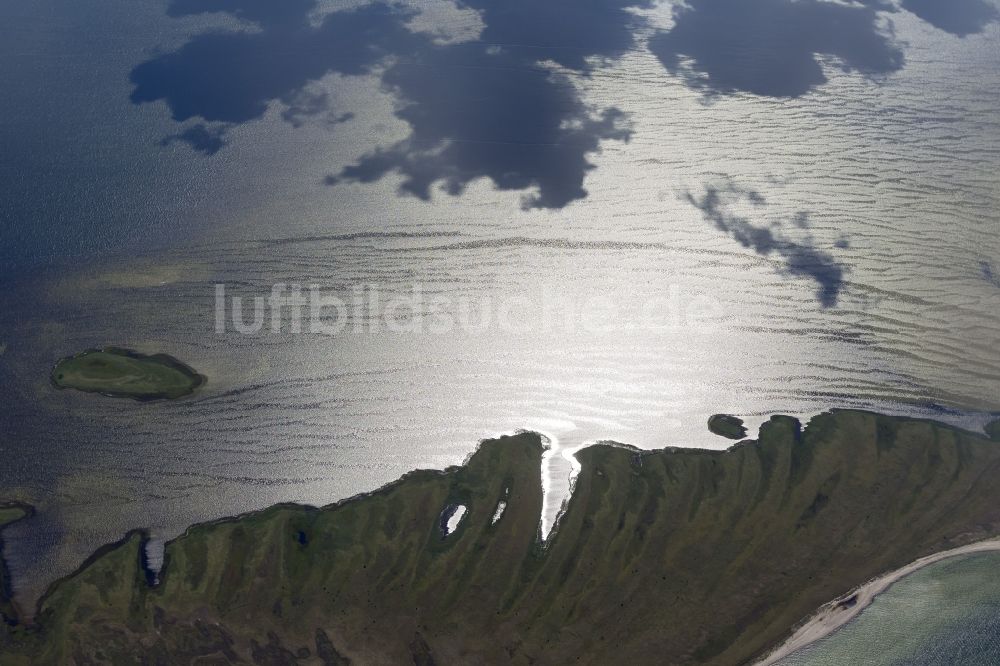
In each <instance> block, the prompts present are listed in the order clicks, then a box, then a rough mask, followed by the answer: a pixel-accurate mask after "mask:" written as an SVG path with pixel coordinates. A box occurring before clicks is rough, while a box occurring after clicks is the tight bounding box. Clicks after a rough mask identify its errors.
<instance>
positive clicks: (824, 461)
mask: <svg viewBox="0 0 1000 666" xmlns="http://www.w3.org/2000/svg"><path fill="white" fill-rule="evenodd" d="M543 451H544V445H543V441H542V439H541V437H540V436H538V435H536V434H534V433H521V434H518V435H514V436H506V437H501V438H498V439H494V440H488V441H485V442H483V443H482V444H481V445H480V447H479V449H478V450H477V451H476V453H475V454H474V455H473V456H471V458H470V459H469V460H468V461H467V462H466V463H465V464H464V465H462V466H460V467H453V468H449V469H447V470H445V471H442V472H436V471H416V472H412V473H410V474H408V475H406V476H404V477H403V478H402V479H400V480H399V481H397V482H395V483H393V484H391V485H389V486H386V487H384V488H382V489H380V490H378V491H376V492H373V493H371V494H368V495H365V496H361V497H358V498H354V499H351V500H347V501H344V502H341V503H337V504H334V505H330V506H327V507H324V508H314V507H308V506H300V505H278V506H274V507H271V508H269V509H266V510H264V511H260V512H256V513H251V514H247V515H243V516H239V517H236V518H231V519H225V520H220V521H216V522H212V523H206V524H201V525H196V526H193V527H191V528H189V529H188V530H187V532H186V533H185V534H183V535H182V536H180V537H178V538H177V539H175V540H173V541H171V542H169V543H168V544H167V545H166V548H165V552H164V563H163V568H162V570H161V571H160V572H159V573H158V574H157V575H156V576H155V577H154V576H153V575H152V574H151V572H149V571H148V570H147V566H146V561H145V557H144V553H145V549H144V544H145V541H146V539H147V535H146V534H145V533H144V532H142V531H136V532H132V533H130V534H128V535H126V536H125V537H124V538H123V539H122V540H121V541H119V542H118V543H115V544H112V545H109V546H107V547H105V548H103V549H102V550H101V551H99V552H98V553H96V554H95V555H94V556H92V557H91V558H90V559H89V560H88V561H87V562H86V563H85V564H84V565H83V566H81V568H80V569H79V570H78V571H77V572H75V573H74V574H72V575H70V576H68V577H67V578H65V579H63V580H61V581H59V582H57V583H55V584H54V585H53V586H52V587H51V588H50V589H49V591H48V592H47V594H46V595H45V596H44V597H43V598H42V600H41V601H40V602H39V604H38V608H37V610H36V612H35V613H34V615H33V618H32V619H30V620H29V619H21V618H17V619H15V620H13V621H12V622H9V623H8V624H6V625H4V626H2V627H0V655H2V658H0V662H3V663H4V664H68V663H76V664H84V663H140V662H142V663H192V662H195V661H197V662H198V663H237V662H240V663H243V662H249V663H257V664H325V665H330V664H338V665H344V664H352V663H353V664H370V663H372V664H373V663H378V664H390V663H391V664H397V663H398V664H404V663H414V664H459V663H510V664H565V663H590V664H607V663H635V664H644V663H658V664H714V665H720V666H725V665H728V664H733V665H735V664H746V663H751V662H752V661H753V660H755V659H757V658H759V657H761V656H763V655H765V654H766V653H767V652H768V651H769V650H771V649H773V648H774V647H775V646H776V645H778V644H780V643H781V642H782V641H783V639H785V638H786V637H787V636H789V635H790V634H791V632H792V630H793V629H794V628H795V627H796V626H797V625H799V624H800V623H801V622H802V621H803V620H805V619H806V618H807V617H808V616H810V615H811V614H812V613H813V612H814V611H815V610H816V609H817V608H819V607H820V606H822V605H823V604H824V603H826V602H829V601H831V600H835V599H838V598H840V597H842V595H844V594H846V593H848V592H850V591H851V590H852V589H854V588H855V587H857V586H859V585H860V584H862V583H864V582H865V581H868V580H870V579H872V578H874V577H876V576H878V575H880V574H883V573H885V572H888V571H893V570H895V569H898V568H900V567H902V566H904V565H906V564H908V563H910V562H913V561H914V560H916V559H918V558H920V557H923V556H926V555H928V554H932V553H936V552H940V551H943V550H948V549H951V548H956V547H959V546H962V545H964V544H968V543H972V542H976V541H979V540H983V539H986V538H990V537H993V536H996V535H997V534H1000V484H998V483H996V479H997V478H998V474H1000V446H998V444H997V443H996V442H994V441H991V440H990V439H988V438H987V437H985V436H983V435H979V434H974V433H971V432H966V431H962V430H959V429H955V428H952V427H949V426H945V425H942V424H938V423H935V422H930V421H923V420H914V419H906V418H895V417H888V416H881V415H877V414H872V413H867V412H857V411H834V412H830V413H825V414H822V415H819V416H817V417H815V418H813V419H812V420H811V421H810V422H809V424H808V425H807V427H805V428H804V429H803V428H801V427H800V424H799V422H798V421H797V420H796V419H794V418H790V417H785V416H776V417H773V418H772V419H770V421H768V422H767V423H765V424H764V425H763V426H762V427H761V429H760V433H759V436H758V439H757V440H756V441H745V442H741V443H739V444H737V445H735V446H733V447H732V448H730V449H729V450H727V451H705V450H692V449H677V448H668V449H664V450H659V451H641V450H638V449H634V448H631V447H626V446H622V445H603V444H602V445H595V446H591V447H589V448H586V449H583V450H581V451H579V452H578V454H577V458H578V460H579V463H580V469H579V473H578V476H577V480H576V483H575V486H574V491H573V495H572V497H571V499H570V500H569V502H568V504H567V506H566V508H565V510H564V512H563V514H562V515H561V516H560V518H559V520H558V522H557V526H556V529H555V531H554V532H553V533H552V535H551V536H550V537H549V538H548V540H547V541H544V542H543V541H542V540H541V539H540V535H539V521H540V516H541V510H542V484H541V472H540V464H541V460H542V454H543ZM455 506H462V507H464V508H465V513H464V516H463V518H462V520H461V521H460V522H458V524H457V526H456V528H455V529H454V531H451V532H450V533H444V532H443V531H442V529H441V520H442V515H443V513H444V512H445V511H446V510H447V509H448V508H449V507H455ZM501 507H502V510H499V511H498V509H501ZM497 516H499V517H497Z"/></svg>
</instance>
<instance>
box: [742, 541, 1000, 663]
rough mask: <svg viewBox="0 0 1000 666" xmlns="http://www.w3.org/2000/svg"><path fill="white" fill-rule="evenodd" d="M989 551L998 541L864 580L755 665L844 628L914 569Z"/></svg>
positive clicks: (998, 545)
mask: <svg viewBox="0 0 1000 666" xmlns="http://www.w3.org/2000/svg"><path fill="white" fill-rule="evenodd" d="M990 551H1000V539H990V540H987V541H979V542H977V543H971V544H969V545H968V546H962V547H961V548H954V549H952V550H945V551H942V552H940V553H934V554H933V555H928V556H926V557H922V558H920V559H919V560H916V561H915V562H912V563H910V564H907V565H906V566H905V567H903V568H902V569H897V570H896V571H892V572H890V573H887V574H885V575H884V576H881V577H879V578H875V579H873V580H870V581H868V582H867V583H865V584H864V585H862V586H861V587H858V588H856V589H854V590H852V591H851V592H848V593H847V594H845V595H844V596H842V597H840V598H839V599H836V600H834V601H831V602H830V603H828V604H826V605H824V606H822V607H820V609H819V610H818V611H817V612H816V614H815V615H813V616H812V617H811V618H809V619H808V620H807V621H806V623H805V624H803V625H801V626H800V627H799V628H798V629H796V630H795V633H794V634H792V636H791V638H789V639H788V640H787V641H785V642H784V643H783V644H782V645H780V646H779V647H778V648H776V649H775V650H774V651H773V652H771V653H770V654H769V655H767V656H766V657H764V658H763V659H762V660H760V661H758V662H757V665H756V666H771V665H772V664H776V663H777V662H779V661H781V660H782V659H784V658H785V657H788V656H789V655H791V654H792V653H793V652H796V651H798V650H800V649H802V648H804V647H805V646H807V645H809V644H810V643H814V642H816V641H818V640H820V639H821V638H825V637H826V636H829V635H830V634H832V633H833V632H834V631H836V630H837V629H839V628H840V627H842V626H844V625H845V624H847V623H848V622H850V621H851V620H853V619H854V618H855V617H857V615H858V614H859V613H860V612H861V611H863V610H864V609H865V608H867V607H868V606H869V605H871V603H872V601H874V600H875V597H877V596H878V595H880V594H882V593H883V592H885V591H886V590H887V589H889V587H891V586H892V584H893V583H895V582H897V581H899V580H900V579H902V578H905V577H906V576H909V575H910V574H912V573H913V572H915V571H917V570H918V569H922V568H924V567H926V566H928V565H930V564H934V563H935V562H940V561H941V560H946V559H948V558H951V557H957V556H959V555H969V554H972V553H985V552H990Z"/></svg>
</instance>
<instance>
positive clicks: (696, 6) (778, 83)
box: [649, 0, 904, 97]
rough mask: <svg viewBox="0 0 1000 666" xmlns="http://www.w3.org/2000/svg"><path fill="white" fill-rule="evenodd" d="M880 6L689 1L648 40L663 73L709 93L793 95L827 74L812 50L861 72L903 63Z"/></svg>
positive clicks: (803, 0) (822, 0)
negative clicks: (671, 23) (667, 26)
mask: <svg viewBox="0 0 1000 666" xmlns="http://www.w3.org/2000/svg"><path fill="white" fill-rule="evenodd" d="M878 9H885V6H884V5H883V4H882V2H881V0H876V1H875V2H869V3H867V4H861V3H856V4H840V3H834V2H829V1H827V0H795V1H794V2H793V1H791V0H689V3H688V4H687V5H679V6H677V7H676V8H675V9H674V21H675V24H674V27H673V28H672V29H671V30H669V31H663V32H660V33H658V34H656V35H654V36H653V37H652V38H651V40H650V42H649V47H650V49H651V50H652V51H653V53H654V54H655V55H656V56H657V58H659V60H660V61H661V62H662V63H663V65H664V67H666V69H667V70H668V71H669V72H671V73H672V74H675V75H680V76H683V77H684V78H685V79H686V81H687V82H688V84H689V85H690V86H691V87H694V88H697V89H700V90H704V91H705V92H707V93H709V94H727V93H734V92H738V91H743V92H749V93H753V94H756V95H765V96H769V97H798V96H801V95H804V94H806V93H807V92H809V91H810V90H812V89H813V88H815V87H816V86H819V85H822V84H823V83H826V81H827V79H826V76H825V75H824V73H823V69H822V67H821V65H820V62H819V60H818V59H817V54H822V55H827V56H833V57H835V58H836V59H837V61H838V62H839V63H840V64H841V67H842V68H843V69H844V70H845V71H855V72H860V73H862V74H865V75H880V74H887V73H890V72H894V71H897V70H899V69H900V68H901V67H902V66H903V62H904V58H903V52H902V51H901V50H900V48H899V47H898V46H897V45H896V44H895V43H894V42H893V39H892V36H891V35H890V34H889V33H888V32H887V31H886V28H885V27H884V26H883V25H882V22H881V21H880V15H879V12H878Z"/></svg>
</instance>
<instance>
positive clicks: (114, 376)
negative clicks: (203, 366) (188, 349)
mask: <svg viewBox="0 0 1000 666" xmlns="http://www.w3.org/2000/svg"><path fill="white" fill-rule="evenodd" d="M52 383H53V384H54V385H55V386H56V387H57V388H60V389H65V388H72V389H76V390H78V391H85V392H87V393H100V394H101V395H106V396H110V397H112V398H132V399H133V400H142V401H146V400H164V399H165V400H174V399H176V398H181V397H183V396H186V395H189V394H190V393H192V392H194V390H195V389H197V388H198V387H199V386H201V385H202V384H204V383H205V378H204V377H203V376H202V375H199V374H198V373H197V372H195V371H194V370H192V369H191V368H189V367H188V366H186V365H184V364H183V363H181V362H180V361H178V360H177V359H175V358H173V357H171V356H167V355H166V354H156V355H154V356H146V355H144V354H139V353H137V352H134V351H130V350H128V349H119V348H117V347H107V348H105V349H92V350H89V351H85V352H83V353H80V354H77V355H76V356H70V357H69V358H65V359H63V360H61V361H59V363H57V364H56V367H55V368H54V369H53V370H52Z"/></svg>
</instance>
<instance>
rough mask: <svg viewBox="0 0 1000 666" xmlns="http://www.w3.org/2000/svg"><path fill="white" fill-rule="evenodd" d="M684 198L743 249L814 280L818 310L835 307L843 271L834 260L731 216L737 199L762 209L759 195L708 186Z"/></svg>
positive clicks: (799, 220)
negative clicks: (701, 192) (697, 194)
mask: <svg viewBox="0 0 1000 666" xmlns="http://www.w3.org/2000/svg"><path fill="white" fill-rule="evenodd" d="M685 198H686V199H687V201H689V202H690V203H691V205H693V206H695V207H696V208H698V210H700V211H701V213H702V215H703V216H704V217H705V219H706V220H708V221H710V222H712V223H713V224H714V225H715V226H716V227H718V228H719V229H720V230H722V231H724V232H726V233H727V234H729V235H730V236H732V237H733V239H734V240H736V241H737V242H738V243H739V244H740V245H742V246H743V247H747V248H750V249H751V250H753V251H754V252H756V253H757V254H760V255H763V256H768V255H778V256H780V257H781V258H782V260H783V262H784V271H785V272H786V273H788V274H789V275H794V276H799V277H808V278H811V279H813V280H815V281H816V282H817V283H818V285H819V287H818V288H817V291H816V298H817V299H818V300H819V303H820V305H821V306H823V307H824V308H829V307H833V306H835V305H837V300H838V299H839V297H840V291H841V289H842V288H843V286H844V267H843V266H841V265H840V264H838V263H837V262H836V260H835V259H834V258H833V256H831V255H830V254H829V253H827V252H823V251H822V250H819V249H817V248H816V247H814V246H813V245H812V244H811V243H809V242H798V241H792V240H788V239H786V238H782V237H781V236H779V235H777V234H775V232H774V231H773V230H772V229H770V228H768V227H762V226H755V225H754V224H751V222H750V221H749V220H748V219H746V218H744V217H741V216H739V215H736V214H734V213H732V212H730V210H729V207H730V206H731V205H732V204H733V203H735V202H736V201H739V200H740V199H746V200H747V201H749V202H751V203H752V204H753V205H755V206H763V205H764V204H765V203H766V202H765V200H764V198H763V197H762V196H761V195H760V194H759V193H757V192H754V191H752V190H741V189H739V188H736V187H732V186H730V187H727V188H718V187H713V186H709V187H707V188H706V190H705V194H704V196H702V197H695V196H694V195H693V194H691V193H690V192H689V193H687V194H686V195H685ZM806 220H808V215H807V214H804V213H799V214H798V215H796V216H795V219H794V220H793V221H794V222H796V226H799V227H804V226H805V225H804V224H803V221H806Z"/></svg>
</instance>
